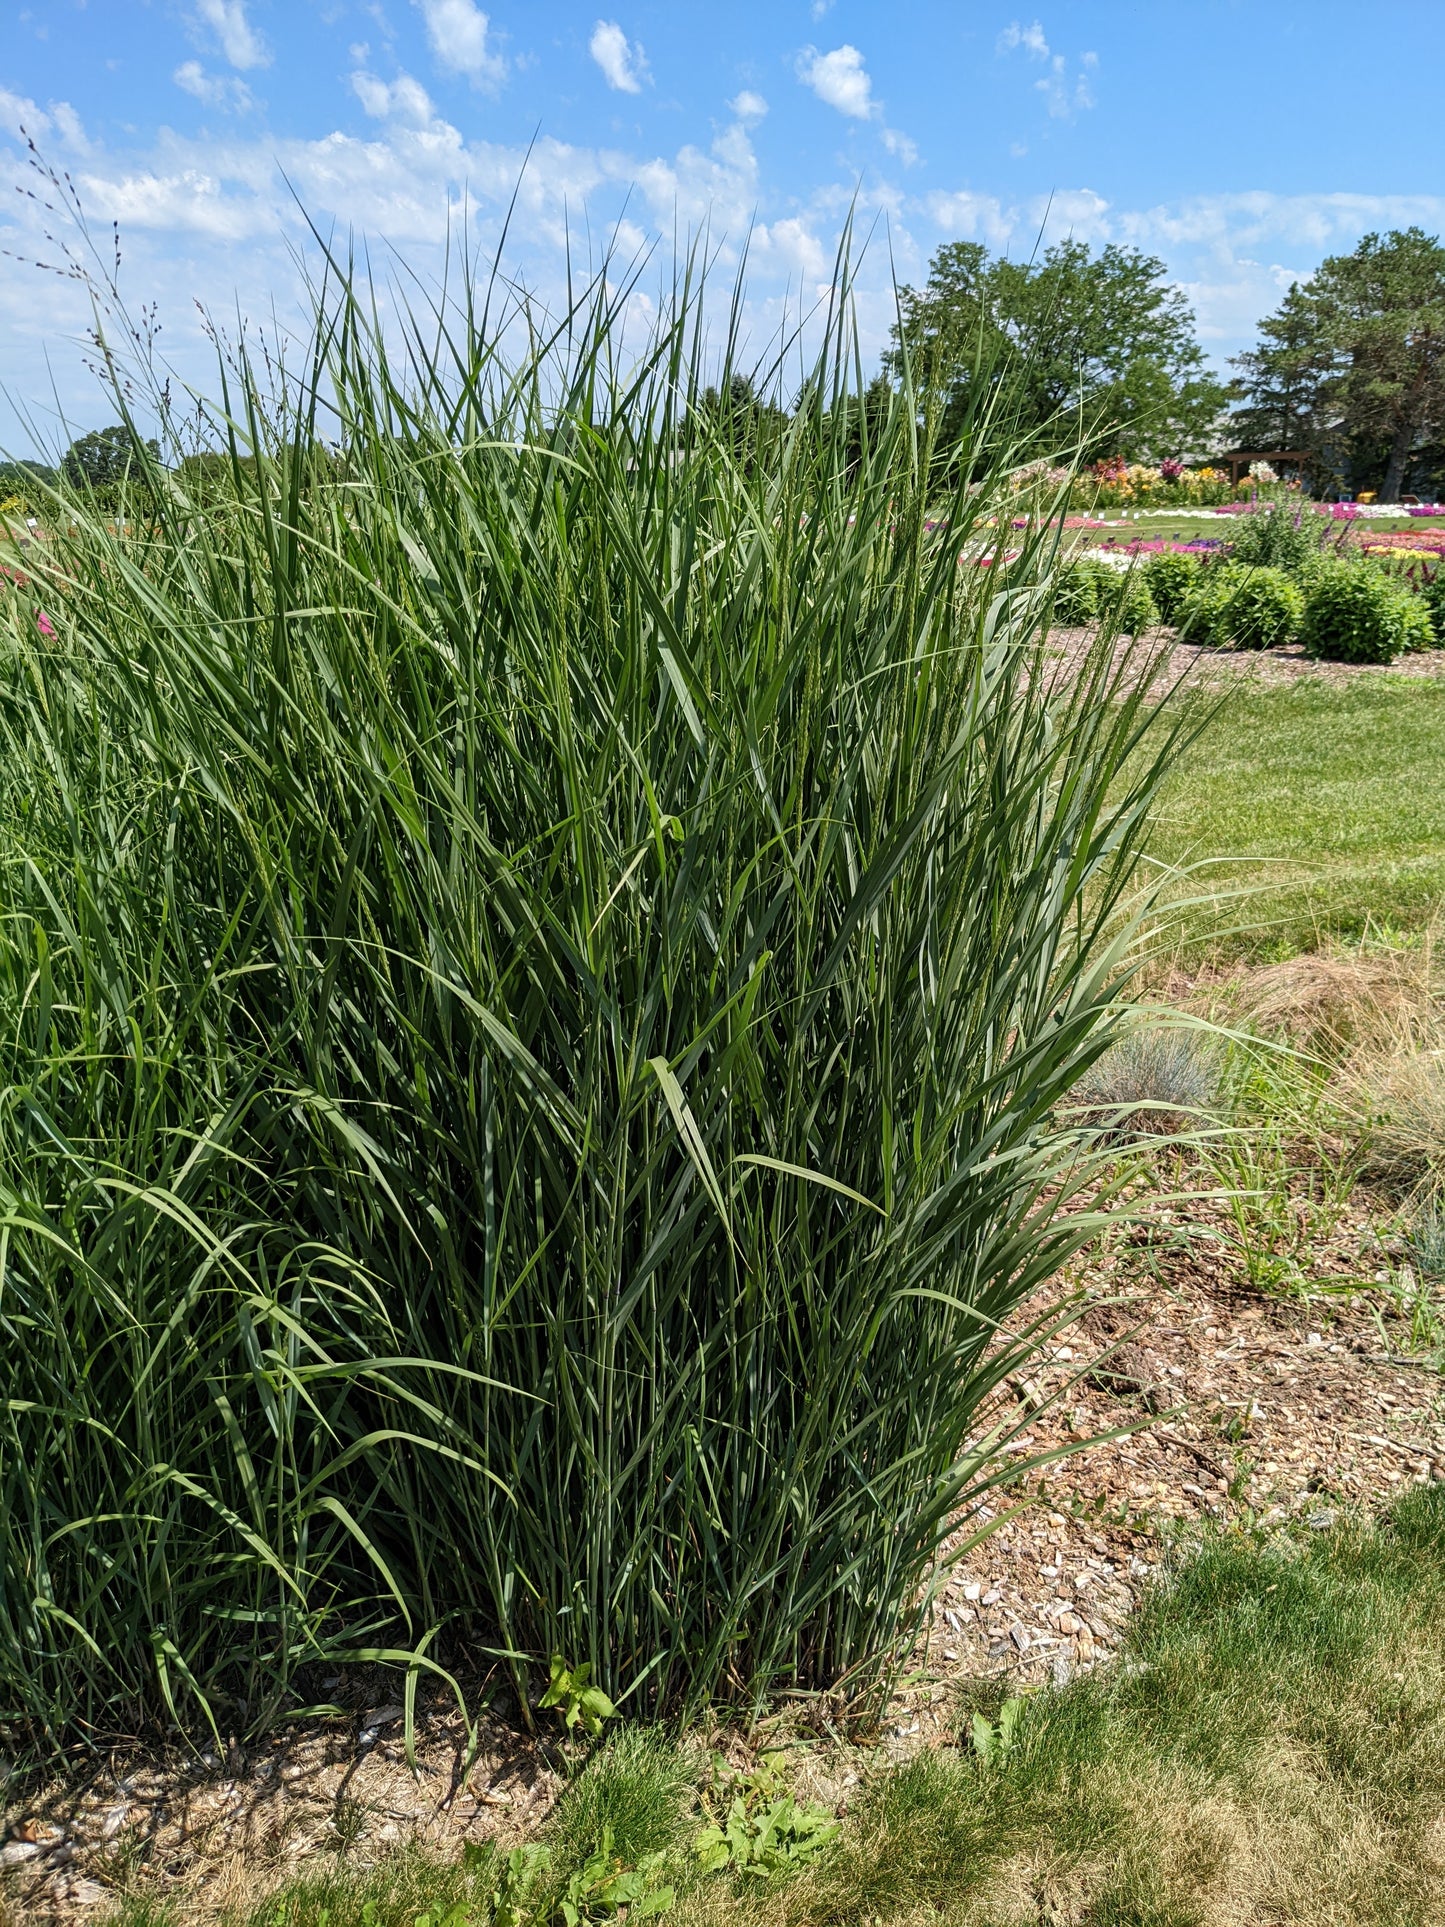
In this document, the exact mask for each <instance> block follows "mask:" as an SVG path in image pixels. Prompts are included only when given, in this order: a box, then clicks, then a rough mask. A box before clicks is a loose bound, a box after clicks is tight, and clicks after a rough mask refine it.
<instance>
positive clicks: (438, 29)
mask: <svg viewBox="0 0 1445 1927" xmlns="http://www.w3.org/2000/svg"><path fill="white" fill-rule="evenodd" d="M414 4H415V5H416V6H419V7H420V8H421V11H422V18H423V19H424V20H425V21H426V37H427V40H428V41H429V42H430V45H431V50H432V52H433V53H434V54H435V55H436V57H437V59H438V60H439V61H440V62H441V64H442V65H443V66H444V67H449V68H450V69H451V71H452V72H453V73H458V74H466V75H467V76H468V78H469V79H470V80H471V81H473V82H474V83H475V84H476V85H477V86H480V87H497V86H499V85H500V84H501V82H502V79H503V77H504V76H505V74H506V71H507V63H506V61H505V60H504V59H503V58H502V56H501V55H500V54H499V53H496V52H495V51H494V50H493V49H492V48H491V46H490V45H489V36H490V34H491V26H492V23H491V20H490V18H489V17H488V16H487V15H486V14H485V13H483V12H482V10H481V8H480V7H478V6H476V5H475V4H474V0H414Z"/></svg>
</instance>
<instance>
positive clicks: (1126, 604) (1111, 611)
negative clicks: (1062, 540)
mask: <svg viewBox="0 0 1445 1927" xmlns="http://www.w3.org/2000/svg"><path fill="white" fill-rule="evenodd" d="M1053 620H1054V621H1055V622H1056V623H1058V624H1059V625H1060V627H1062V628H1070V629H1074V628H1083V627H1084V626H1085V625H1086V624H1088V623H1091V622H1103V623H1106V624H1108V626H1109V627H1110V628H1111V629H1114V630H1116V631H1117V632H1118V633H1119V634H1121V635H1141V634H1142V633H1143V632H1144V630H1146V629H1149V628H1152V626H1153V625H1154V624H1155V623H1156V622H1157V621H1158V620H1159V616H1158V611H1157V610H1156V609H1155V607H1154V600H1153V597H1152V596H1151V595H1150V593H1149V585H1148V583H1147V581H1146V580H1145V576H1144V572H1143V570H1142V569H1138V568H1130V569H1127V570H1126V569H1120V568H1117V567H1115V566H1114V564H1112V563H1109V562H1105V561H1104V560H1103V559H1102V558H1101V557H1099V556H1093V555H1076V556H1072V557H1071V558H1070V559H1069V561H1068V562H1066V563H1065V564H1064V566H1063V568H1062V569H1061V570H1060V571H1059V574H1058V578H1057V581H1056V583H1055V587H1054V603H1053Z"/></svg>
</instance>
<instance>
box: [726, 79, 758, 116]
mask: <svg viewBox="0 0 1445 1927" xmlns="http://www.w3.org/2000/svg"><path fill="white" fill-rule="evenodd" d="M728 106H729V107H730V108H731V109H732V111H733V113H734V114H736V115H737V117H738V119H739V120H743V121H748V122H752V121H755V120H761V119H762V118H763V115H764V114H766V113H767V111H768V103H767V102H766V101H765V100H764V99H763V97H762V95H761V94H755V93H754V92H753V90H752V88H751V87H744V89H743V90H742V92H741V93H740V94H734V95H733V97H732V99H731V100H730V101H729V102H728Z"/></svg>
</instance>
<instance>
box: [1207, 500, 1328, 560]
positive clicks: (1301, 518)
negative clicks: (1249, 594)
mask: <svg viewBox="0 0 1445 1927" xmlns="http://www.w3.org/2000/svg"><path fill="white" fill-rule="evenodd" d="M1328 533H1329V529H1328V524H1327V523H1326V522H1325V521H1324V519H1323V518H1322V517H1321V516H1320V515H1318V514H1316V512H1315V511H1314V510H1313V509H1310V508H1303V507H1294V508H1287V507H1284V506H1282V505H1278V504H1276V505H1272V506H1271V507H1269V508H1257V509H1252V510H1251V511H1250V512H1249V513H1248V514H1247V515H1240V516H1237V517H1236V518H1235V520H1234V523H1233V525H1232V528H1231V531H1230V544H1229V553H1230V558H1231V560H1232V561H1235V562H1243V563H1247V564H1248V565H1249V566H1250V567H1251V568H1256V569H1284V570H1285V571H1286V572H1287V573H1289V574H1294V573H1295V572H1296V571H1298V570H1299V569H1301V568H1303V567H1304V566H1305V564H1306V563H1307V562H1308V561H1309V560H1310V558H1311V557H1312V556H1316V555H1318V554H1319V552H1320V545H1321V543H1322V542H1323V541H1324V539H1325V537H1326V535H1327V534H1328Z"/></svg>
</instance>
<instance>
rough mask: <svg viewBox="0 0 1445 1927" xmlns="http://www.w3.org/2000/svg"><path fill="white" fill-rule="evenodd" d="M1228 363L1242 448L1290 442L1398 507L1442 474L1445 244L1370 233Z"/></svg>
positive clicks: (1326, 265)
mask: <svg viewBox="0 0 1445 1927" xmlns="http://www.w3.org/2000/svg"><path fill="white" fill-rule="evenodd" d="M1259 332H1260V342H1259V345H1258V346H1257V347H1256V348H1254V349H1252V350H1251V351H1250V352H1249V353H1248V354H1245V355H1240V356H1238V357H1237V358H1236V360H1235V362H1234V366H1235V367H1236V368H1237V369H1238V370H1239V371H1240V381H1239V385H1238V393H1239V395H1240V398H1241V400H1242V401H1243V404H1244V406H1243V407H1242V408H1241V409H1240V410H1239V412H1238V413H1237V414H1236V416H1235V417H1234V420H1235V422H1236V423H1237V424H1238V433H1239V434H1240V435H1241V436H1242V437H1243V438H1244V439H1245V440H1246V441H1256V442H1259V443H1261V444H1267V445H1269V446H1276V445H1278V446H1280V447H1287V448H1288V447H1293V448H1299V449H1301V450H1305V451H1309V452H1311V453H1313V454H1315V455H1316V456H1317V458H1318V459H1319V461H1320V464H1321V466H1322V467H1323V468H1324V469H1325V470H1326V471H1327V472H1328V471H1332V472H1333V473H1334V474H1335V475H1336V476H1337V477H1338V478H1339V479H1341V480H1346V479H1347V480H1348V481H1350V482H1351V483H1352V484H1353V485H1354V486H1355V487H1356V488H1366V487H1376V488H1378V490H1379V492H1380V494H1381V495H1382V496H1384V498H1385V499H1386V500H1387V501H1393V500H1396V499H1397V498H1398V497H1399V495H1400V494H1401V492H1402V491H1403V490H1404V489H1405V488H1407V487H1408V486H1409V483H1410V481H1411V480H1412V478H1413V479H1418V480H1419V481H1420V482H1422V483H1426V482H1428V481H1431V480H1434V479H1436V478H1438V477H1439V476H1440V474H1441V472H1442V469H1445V447H1442V443H1445V247H1442V246H1441V244H1440V241H1439V240H1438V238H1436V237H1433V236H1431V235H1427V234H1426V233H1425V232H1424V231H1423V229H1421V228H1418V227H1411V228H1404V229H1395V230H1394V231H1392V232H1391V233H1389V234H1385V235H1379V234H1367V235H1366V236H1365V238H1364V239H1363V240H1362V241H1361V242H1360V244H1359V246H1358V247H1357V248H1356V249H1355V250H1354V252H1353V253H1351V254H1335V255H1330V256H1329V257H1328V258H1327V259H1326V260H1324V261H1322V262H1321V263H1320V266H1319V269H1318V271H1317V272H1316V273H1315V274H1314V275H1313V277H1312V278H1311V279H1310V280H1309V281H1307V282H1304V283H1296V284H1295V285H1293V286H1292V287H1291V288H1290V290H1289V292H1288V294H1287V295H1286V296H1285V298H1284V301H1283V302H1282V303H1281V305H1280V307H1279V308H1278V310H1277V311H1276V312H1275V313H1274V314H1272V315H1270V316H1268V317H1267V318H1266V319H1265V320H1264V321H1263V322H1261V324H1260V331H1259Z"/></svg>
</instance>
